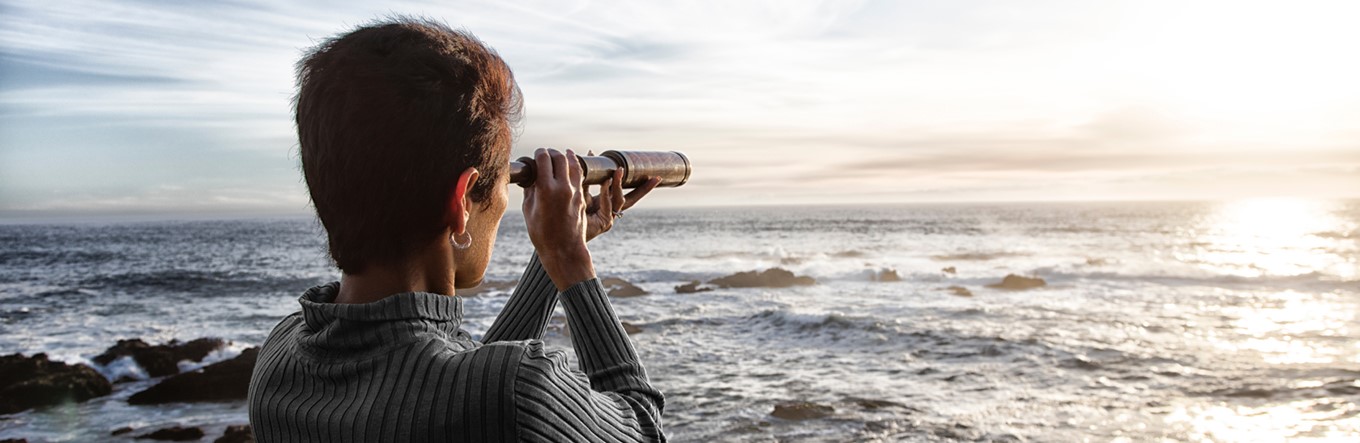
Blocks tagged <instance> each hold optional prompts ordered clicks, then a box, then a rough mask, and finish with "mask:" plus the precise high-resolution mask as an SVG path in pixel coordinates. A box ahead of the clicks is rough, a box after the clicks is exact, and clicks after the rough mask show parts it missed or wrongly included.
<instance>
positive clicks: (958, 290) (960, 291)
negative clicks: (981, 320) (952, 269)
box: [944, 286, 973, 297]
mask: <svg viewBox="0 0 1360 443" xmlns="http://www.w3.org/2000/svg"><path fill="white" fill-rule="evenodd" d="M944 289H945V290H946V291H949V293H950V294H953V295H957V296H959V297H972V296H973V291H969V290H968V288H965V287H963V286H950V287H948V288H944Z"/></svg>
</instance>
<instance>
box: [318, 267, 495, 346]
mask: <svg viewBox="0 0 1360 443" xmlns="http://www.w3.org/2000/svg"><path fill="white" fill-rule="evenodd" d="M339 292H340V282H331V283H328V284H324V285H321V286H316V287H313V288H311V289H308V290H307V292H305V293H303V294H302V297H300V298H299V299H298V303H300V304H301V305H302V318H303V320H304V321H305V322H306V328H305V330H304V331H302V337H301V340H300V344H301V349H300V350H301V351H303V352H306V353H309V354H312V356H313V357H315V358H344V359H353V358H363V357H365V356H372V355H378V354H385V353H386V352H387V351H389V350H391V349H393V348H397V347H401V346H404V345H407V344H410V343H413V342H416V341H420V340H425V339H429V338H431V336H435V337H438V338H443V339H445V340H448V341H450V342H464V343H465V345H466V346H467V347H472V346H475V345H474V344H473V343H472V340H471V336H470V335H469V334H468V333H467V332H466V331H463V330H462V329H460V326H461V325H462V321H463V300H462V299H461V298H459V297H454V296H448V295H441V294H432V293H428V292H403V293H400V294H393V295H389V296H387V297H386V298H383V299H382V300H378V301H375V302H372V303H362V304H337V303H334V301H335V296H336V295H337V294H339Z"/></svg>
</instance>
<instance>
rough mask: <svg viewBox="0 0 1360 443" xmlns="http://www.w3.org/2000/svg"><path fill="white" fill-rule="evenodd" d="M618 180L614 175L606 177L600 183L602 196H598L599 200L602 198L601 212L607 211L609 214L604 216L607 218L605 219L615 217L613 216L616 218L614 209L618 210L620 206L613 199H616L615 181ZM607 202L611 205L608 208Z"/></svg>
mask: <svg viewBox="0 0 1360 443" xmlns="http://www.w3.org/2000/svg"><path fill="white" fill-rule="evenodd" d="M617 181H618V180H614V178H613V177H610V178H607V179H604V183H601V184H600V196H599V197H598V198H599V200H600V205H601V207H600V209H601V211H600V212H607V213H608V214H607V215H605V216H604V219H605V220H611V219H613V218H614V211H617V210H618V206H615V205H614V204H613V201H614V182H617ZM606 204H607V205H609V206H608V207H607V209H606V207H605V205H606Z"/></svg>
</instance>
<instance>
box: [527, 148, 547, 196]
mask: <svg viewBox="0 0 1360 443" xmlns="http://www.w3.org/2000/svg"><path fill="white" fill-rule="evenodd" d="M552 173H553V171H552V157H551V156H550V155H549V154H548V150H547V149H543V148H538V149H535V150H534V175H535V176H536V177H534V182H535V183H543V184H544V185H547V184H548V183H549V182H551V181H552ZM526 189H527V188H526Z"/></svg>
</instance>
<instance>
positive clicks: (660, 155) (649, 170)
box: [510, 151, 692, 188]
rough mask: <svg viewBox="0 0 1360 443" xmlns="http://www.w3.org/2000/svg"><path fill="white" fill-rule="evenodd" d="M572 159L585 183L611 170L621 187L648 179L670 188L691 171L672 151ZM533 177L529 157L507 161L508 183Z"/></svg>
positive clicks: (524, 182)
mask: <svg viewBox="0 0 1360 443" xmlns="http://www.w3.org/2000/svg"><path fill="white" fill-rule="evenodd" d="M576 160H577V161H579V162H580V163H581V176H582V181H583V182H584V183H585V184H587V185H598V184H601V183H604V181H605V180H606V179H608V178H609V176H610V174H613V173H614V170H615V169H621V170H623V183H622V185H623V187H624V188H636V187H638V186H642V185H643V184H644V183H646V182H647V179H648V178H650V177H660V178H661V183H659V184H657V185H656V186H657V187H659V188H660V187H668V188H674V187H677V186H680V185H683V184H685V182H687V181H689V173H690V170H691V169H692V167H691V166H690V163H689V158H688V157H685V154H681V153H679V152H675V151H604V152H602V153H600V155H598V156H586V155H577V156H576ZM534 177H536V175H535V173H534V158H533V157H520V158H519V159H517V160H515V161H512V162H510V183H514V184H517V185H520V186H521V187H526V188H527V187H529V186H532V185H533V184H534Z"/></svg>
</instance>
